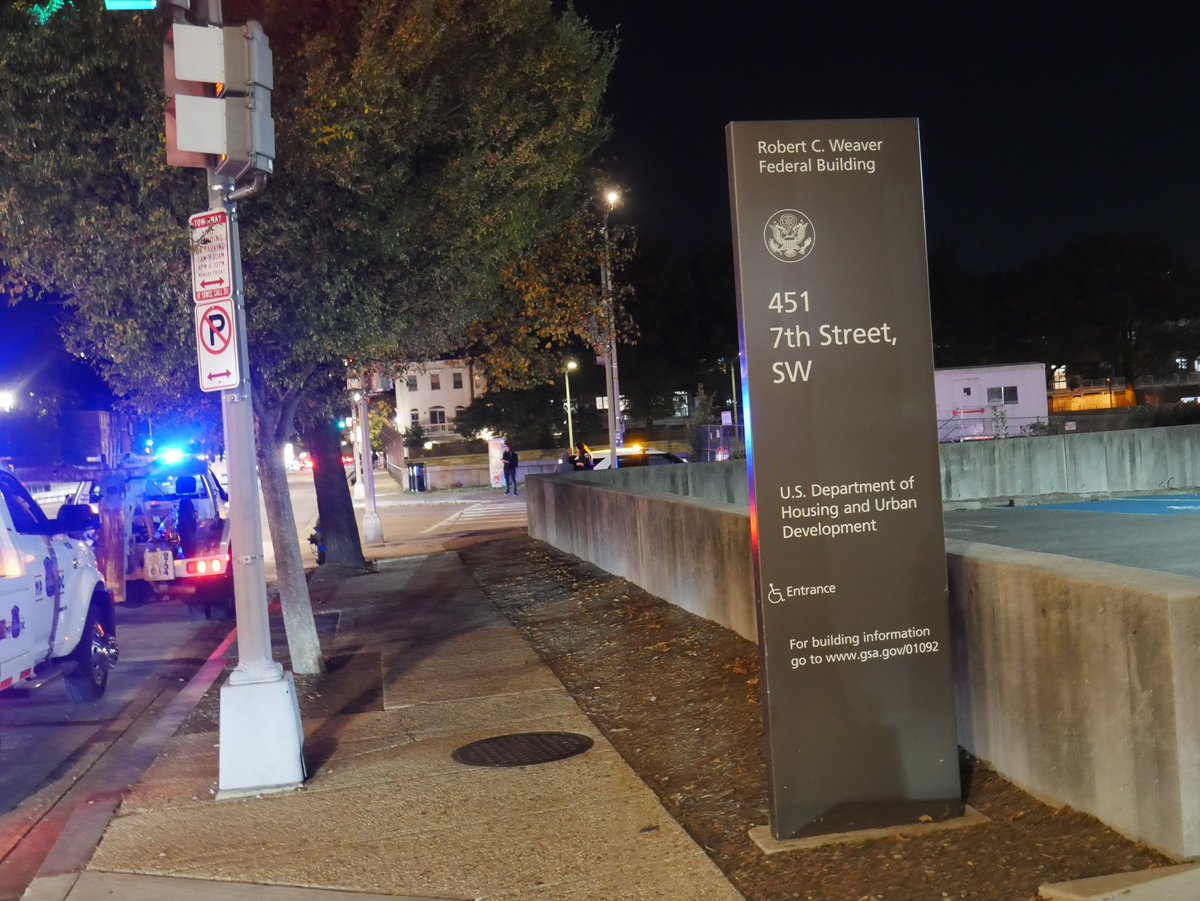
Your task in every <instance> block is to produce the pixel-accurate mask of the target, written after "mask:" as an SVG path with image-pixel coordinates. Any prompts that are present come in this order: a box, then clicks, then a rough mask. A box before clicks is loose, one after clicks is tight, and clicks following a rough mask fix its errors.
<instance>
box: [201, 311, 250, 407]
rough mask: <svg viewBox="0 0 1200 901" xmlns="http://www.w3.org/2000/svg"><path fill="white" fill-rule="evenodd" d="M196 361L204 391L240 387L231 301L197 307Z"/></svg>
mask: <svg viewBox="0 0 1200 901" xmlns="http://www.w3.org/2000/svg"><path fill="white" fill-rule="evenodd" d="M196 362H197V363H198V364H199V366H200V390H201V391H224V390H225V389H227V388H236V387H237V386H238V385H239V384H241V381H242V377H241V371H240V369H239V368H238V355H237V331H236V325H235V320H234V318H233V302H232V301H228V300H221V301H217V302H216V303H206V304H198V305H197V306H196Z"/></svg>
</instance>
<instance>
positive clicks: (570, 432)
mask: <svg viewBox="0 0 1200 901" xmlns="http://www.w3.org/2000/svg"><path fill="white" fill-rule="evenodd" d="M577 365H578V364H577V363H576V362H575V361H574V360H567V368H566V369H564V370H563V378H564V379H565V380H566V383H567V448H568V449H569V450H571V451H574V449H575V430H574V429H573V428H572V427H571V370H572V369H574V368H576V366H577Z"/></svg>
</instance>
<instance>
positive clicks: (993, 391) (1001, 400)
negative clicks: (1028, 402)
mask: <svg viewBox="0 0 1200 901" xmlns="http://www.w3.org/2000/svg"><path fill="white" fill-rule="evenodd" d="M987 402H988V403H989V404H1015V403H1016V402H1017V386H1016V385H1007V386H1005V387H1004V388H988V389H987Z"/></svg>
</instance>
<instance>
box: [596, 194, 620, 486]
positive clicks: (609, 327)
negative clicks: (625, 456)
mask: <svg viewBox="0 0 1200 901" xmlns="http://www.w3.org/2000/svg"><path fill="white" fill-rule="evenodd" d="M611 211H612V204H610V205H609V208H608V209H607V210H605V211H604V226H603V228H602V234H603V236H604V258H603V260H602V261H601V266H600V281H601V287H602V289H603V291H604V314H605V318H606V320H607V321H606V322H605V330H606V332H607V334H606V338H607V341H606V345H607V346H606V348H605V360H604V374H605V378H606V380H607V383H608V446H609V455H610V456H611V457H612V461H611V464H610V465H611V468H613V469H617V468H618V467H619V461H618V454H617V449H618V448H619V447H620V446H621V445H622V443H623V439H622V434H621V431H622V430H621V409H620V408H621V388H620V381H619V379H618V377H617V316H616V309H615V306H614V300H613V287H612V265H611V262H610V259H609V248H608V214H609V213H610V212H611Z"/></svg>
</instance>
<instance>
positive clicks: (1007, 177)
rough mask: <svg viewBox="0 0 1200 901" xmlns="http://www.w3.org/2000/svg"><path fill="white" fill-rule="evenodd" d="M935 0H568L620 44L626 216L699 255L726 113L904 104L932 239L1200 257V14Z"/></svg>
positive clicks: (970, 259) (886, 112) (616, 101)
mask: <svg viewBox="0 0 1200 901" xmlns="http://www.w3.org/2000/svg"><path fill="white" fill-rule="evenodd" d="M937 6H940V8H941V12H939V13H938V14H936V15H935V14H933V13H932V12H931V11H930V10H932V9H933V8H934V5H923V4H869V3H856V4H839V3H829V2H825V3H808V2H796V0H793V2H773V0H758V2H742V3H733V2H730V3H715V2H708V3H704V2H700V3H690V4H681V3H673V2H663V0H577V2H576V3H575V7H576V9H577V10H578V11H579V12H580V13H581V14H583V15H584V17H585V18H587V19H588V21H589V22H591V24H592V25H593V26H594V27H596V28H599V29H602V30H609V29H612V28H617V30H618V34H619V37H620V41H621V49H620V52H619V55H618V59H617V64H616V68H615V71H614V73H613V76H612V79H611V81H610V85H609V92H608V99H607V104H606V108H607V111H608V113H609V114H610V115H611V116H612V118H613V124H614V126H615V131H616V133H615V138H614V140H613V141H612V143H611V144H610V145H609V148H608V151H609V154H610V155H609V158H608V160H607V163H608V167H609V169H610V171H612V172H613V173H614V175H615V176H616V177H617V179H618V180H619V181H620V182H621V184H622V186H623V187H624V188H626V189H627V190H628V192H629V194H628V198H627V203H626V205H625V207H624V210H623V215H624V216H626V217H628V221H629V222H631V223H633V224H636V225H638V226H639V227H640V228H641V230H642V232H643V234H644V235H646V236H648V237H649V236H653V237H662V238H667V239H669V240H671V241H672V242H673V243H674V244H675V246H676V248H677V249H678V251H679V252H680V253H681V254H682V255H683V256H685V257H687V256H690V255H691V254H692V253H693V252H695V251H696V250H697V249H699V248H700V247H702V246H704V245H707V244H720V243H724V242H728V241H729V233H730V229H729V200H728V187H727V180H726V168H725V166H726V164H725V143H724V127H725V124H726V123H727V122H729V121H731V120H742V121H748V120H770V119H838V118H864V119H871V118H885V117H905V118H909V117H912V118H917V119H919V120H920V124H921V139H922V153H923V160H924V175H925V202H926V228H927V233H928V241H929V246H930V247H931V248H932V247H934V246H935V245H937V244H938V243H939V242H942V241H945V242H948V243H950V244H951V245H953V246H954V247H955V248H956V249H957V250H958V252H959V254H960V256H961V259H962V261H963V262H964V264H965V265H967V266H969V267H971V268H974V269H976V270H979V271H985V272H986V271H999V270H1003V269H1007V268H1010V267H1013V266H1018V265H1020V264H1022V263H1025V262H1027V261H1029V260H1031V259H1033V258H1035V257H1038V256H1042V255H1046V254H1051V253H1054V252H1055V251H1057V250H1058V249H1060V248H1061V247H1062V246H1064V245H1065V244H1067V243H1069V242H1071V241H1073V240H1077V239H1080V238H1083V237H1087V236H1089V235H1092V234H1098V233H1114V232H1116V233H1156V234H1160V235H1162V236H1164V237H1165V238H1166V239H1167V240H1168V241H1169V243H1170V244H1171V245H1172V246H1174V247H1175V248H1176V249H1177V250H1178V251H1180V252H1182V253H1184V254H1186V255H1188V256H1189V257H1191V258H1193V259H1196V260H1198V261H1200V215H1198V214H1197V212H1196V207H1197V201H1198V200H1200V196H1198V195H1200V190H1198V188H1200V179H1198V177H1197V150H1198V144H1200V141H1198V137H1200V134H1198V133H1200V128H1198V127H1197V117H1198V116H1200V103H1198V102H1197V101H1198V100H1200V87H1198V85H1200V77H1198V76H1200V66H1198V65H1197V60H1200V52H1198V51H1197V49H1196V40H1197V33H1198V31H1200V28H1198V27H1197V26H1198V25H1200V13H1195V12H1192V13H1190V14H1188V13H1181V12H1179V11H1175V12H1172V13H1171V14H1166V13H1158V12H1156V11H1155V4H1143V5H1137V6H1133V7H1124V8H1122V10H1121V12H1120V13H1104V14H1102V13H1101V12H1100V7H1098V6H1095V5H1093V6H1090V7H1082V6H1079V7H1076V12H1075V13H1074V14H1072V13H1070V12H1067V11H1061V10H1059V11H1047V10H1045V9H1037V10H1036V11H1035V10H1030V9H1029V8H1027V7H1025V8H1017V5H1009V6H1005V7H1001V6H1000V5H998V4H996V5H992V4H989V5H988V6H991V7H992V9H993V11H992V12H991V13H990V15H989V13H988V12H986V11H984V10H983V9H982V7H983V5H982V4H978V5H977V4H956V5H951V4H942V5H937ZM977 6H978V7H980V8H977ZM1071 6H1074V4H1071Z"/></svg>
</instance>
